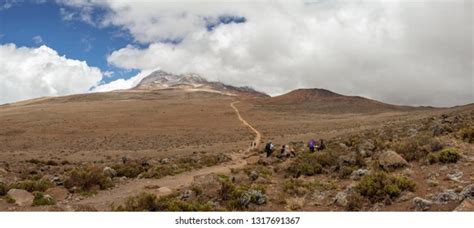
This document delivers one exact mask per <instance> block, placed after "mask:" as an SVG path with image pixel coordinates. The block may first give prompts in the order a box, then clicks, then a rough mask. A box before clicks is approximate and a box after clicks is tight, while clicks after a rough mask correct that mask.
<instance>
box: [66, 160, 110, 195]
mask: <svg viewBox="0 0 474 228" xmlns="http://www.w3.org/2000/svg"><path fill="white" fill-rule="evenodd" d="M64 185H65V187H66V188H68V189H69V190H70V191H79V192H89V191H91V190H93V188H95V187H97V188H99V189H107V188H110V187H112V186H113V183H112V180H111V179H110V178H109V177H107V176H106V175H104V174H103V173H102V170H101V169H100V168H99V167H95V166H85V167H78V168H75V169H73V170H72V171H71V172H70V173H69V178H68V179H66V181H65V183H64Z"/></svg>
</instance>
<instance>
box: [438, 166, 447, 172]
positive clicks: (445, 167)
mask: <svg viewBox="0 0 474 228" xmlns="http://www.w3.org/2000/svg"><path fill="white" fill-rule="evenodd" d="M439 170H440V171H448V166H447V165H443V167H441V168H440V169H439Z"/></svg>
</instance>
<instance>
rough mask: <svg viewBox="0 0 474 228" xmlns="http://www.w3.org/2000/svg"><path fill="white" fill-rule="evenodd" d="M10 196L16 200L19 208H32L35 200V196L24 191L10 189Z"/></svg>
mask: <svg viewBox="0 0 474 228" xmlns="http://www.w3.org/2000/svg"><path fill="white" fill-rule="evenodd" d="M8 196H10V197H11V198H12V199H14V200H15V204H17V205H18V206H31V204H32V203H33V199H34V198H35V197H34V196H33V194H31V193H29V192H28V191H25V190H22V189H10V191H8Z"/></svg>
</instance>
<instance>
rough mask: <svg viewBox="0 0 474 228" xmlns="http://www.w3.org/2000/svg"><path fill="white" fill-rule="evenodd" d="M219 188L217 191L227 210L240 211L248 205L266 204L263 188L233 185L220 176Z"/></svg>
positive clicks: (225, 177)
mask: <svg viewBox="0 0 474 228" xmlns="http://www.w3.org/2000/svg"><path fill="white" fill-rule="evenodd" d="M219 181H220V182H221V188H220V190H219V196H220V200H222V201H223V202H224V204H225V206H226V207H227V209H228V210H242V209H245V208H247V207H248V206H249V205H250V204H257V205H260V204H263V203H266V196H265V195H264V193H265V188H264V187H263V186H259V185H247V184H242V185H235V184H234V183H232V181H230V179H229V178H228V177H227V176H220V177H219Z"/></svg>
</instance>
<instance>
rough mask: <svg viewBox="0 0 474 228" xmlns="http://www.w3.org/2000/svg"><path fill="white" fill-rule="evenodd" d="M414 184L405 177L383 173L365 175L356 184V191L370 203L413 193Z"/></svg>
mask: <svg viewBox="0 0 474 228" xmlns="http://www.w3.org/2000/svg"><path fill="white" fill-rule="evenodd" d="M415 186H416V184H415V182H413V181H412V180H409V179H407V178H405V177H399V176H392V175H389V174H387V173H385V172H375V173H372V174H369V175H365V176H364V177H363V178H362V180H361V181H360V182H359V183H358V184H357V186H356V188H355V189H356V191H357V192H358V193H359V194H360V195H361V196H364V197H366V198H367V199H369V200H370V201H372V202H378V201H383V200H385V199H387V198H389V199H393V198H396V197H398V196H399V195H400V194H401V193H402V192H403V191H414V190H415Z"/></svg>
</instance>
